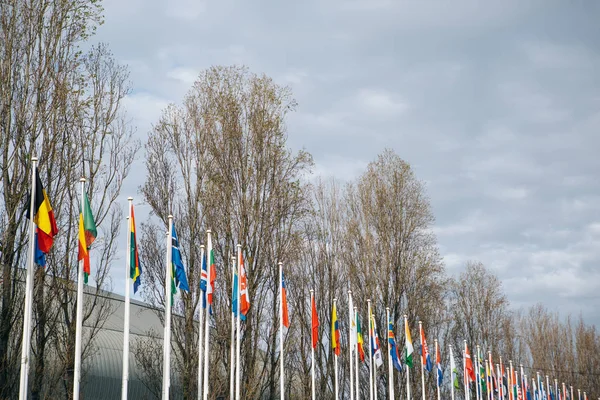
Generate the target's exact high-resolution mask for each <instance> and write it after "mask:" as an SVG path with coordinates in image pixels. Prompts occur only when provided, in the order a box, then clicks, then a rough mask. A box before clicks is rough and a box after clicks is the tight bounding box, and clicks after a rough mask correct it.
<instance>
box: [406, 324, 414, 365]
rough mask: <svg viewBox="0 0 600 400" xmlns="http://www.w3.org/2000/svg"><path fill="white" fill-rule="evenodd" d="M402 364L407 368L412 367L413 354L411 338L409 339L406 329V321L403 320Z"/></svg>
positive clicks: (408, 331)
mask: <svg viewBox="0 0 600 400" xmlns="http://www.w3.org/2000/svg"><path fill="white" fill-rule="evenodd" d="M404 336H405V342H404V363H405V364H406V365H408V367H409V368H412V366H413V353H414V352H415V350H414V348H413V344H412V338H411V337H410V329H409V328H408V319H407V318H404Z"/></svg>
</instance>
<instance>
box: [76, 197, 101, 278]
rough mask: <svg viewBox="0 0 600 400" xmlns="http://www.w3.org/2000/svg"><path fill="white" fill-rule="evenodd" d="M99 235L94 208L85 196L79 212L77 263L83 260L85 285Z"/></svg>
mask: <svg viewBox="0 0 600 400" xmlns="http://www.w3.org/2000/svg"><path fill="white" fill-rule="evenodd" d="M82 210H83V212H82ZM83 214H85V216H84V215H83ZM97 235H98V231H97V230H96V222H95V221H94V216H93V215H92V207H90V201H89V200H88V198H87V196H86V195H85V194H84V196H83V204H82V207H81V210H80V211H79V254H78V256H77V261H82V260H83V283H85V284H87V283H88V277H89V276H90V248H91V246H92V243H93V242H94V240H96V236H97Z"/></svg>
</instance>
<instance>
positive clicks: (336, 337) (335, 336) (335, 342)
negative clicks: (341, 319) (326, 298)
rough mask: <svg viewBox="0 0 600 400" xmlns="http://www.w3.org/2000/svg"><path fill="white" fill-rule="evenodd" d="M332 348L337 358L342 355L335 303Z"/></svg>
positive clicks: (332, 322)
mask: <svg viewBox="0 0 600 400" xmlns="http://www.w3.org/2000/svg"><path fill="white" fill-rule="evenodd" d="M331 348H332V349H333V351H334V353H335V355H336V356H339V355H340V351H341V346H340V330H339V327H338V319H337V310H336V306H335V302H334V303H333V310H332V311H331Z"/></svg>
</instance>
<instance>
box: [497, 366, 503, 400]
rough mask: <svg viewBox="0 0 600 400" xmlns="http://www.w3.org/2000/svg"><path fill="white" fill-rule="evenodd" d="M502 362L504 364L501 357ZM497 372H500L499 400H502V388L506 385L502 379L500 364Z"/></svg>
mask: <svg viewBox="0 0 600 400" xmlns="http://www.w3.org/2000/svg"><path fill="white" fill-rule="evenodd" d="M500 362H502V357H500ZM496 370H497V371H498V400H502V386H503V385H504V381H503V379H502V370H501V369H500V364H496Z"/></svg>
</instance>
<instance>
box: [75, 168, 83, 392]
mask: <svg viewBox="0 0 600 400" xmlns="http://www.w3.org/2000/svg"><path fill="white" fill-rule="evenodd" d="M85 181H86V179H85V178H81V179H79V182H81V215H82V218H83V220H84V221H85V207H84V198H83V197H84V196H85ZM83 262H84V261H83V260H81V261H79V266H78V267H79V271H78V274H77V316H76V325H75V368H74V370H73V400H79V380H80V377H81V330H82V329H83Z"/></svg>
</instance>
